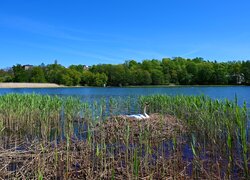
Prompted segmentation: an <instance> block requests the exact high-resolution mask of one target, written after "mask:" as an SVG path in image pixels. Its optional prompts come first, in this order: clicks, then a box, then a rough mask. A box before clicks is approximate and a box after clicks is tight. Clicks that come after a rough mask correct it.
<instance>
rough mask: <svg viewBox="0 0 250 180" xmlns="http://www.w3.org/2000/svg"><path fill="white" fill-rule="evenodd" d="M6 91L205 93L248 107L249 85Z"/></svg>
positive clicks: (100, 94) (97, 94)
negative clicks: (235, 99) (236, 100)
mask: <svg viewBox="0 0 250 180" xmlns="http://www.w3.org/2000/svg"><path fill="white" fill-rule="evenodd" d="M6 93H21V94H22V93H39V94H49V95H60V96H81V97H86V98H100V97H117V96H121V97H126V96H139V95H152V94H166V95H177V94H182V95H201V94H204V95H207V96H209V97H211V98H214V99H225V98H227V99H229V100H233V99H234V97H235V95H237V97H238V102H239V104H243V102H244V101H246V102H247V106H248V107H250V86H224V87H223V86H185V87H157V88H142V87H139V88H85V87H83V88H39V89H35V88H34V89H33V88H21V89H18V88H17V89H0V95H2V94H6Z"/></svg>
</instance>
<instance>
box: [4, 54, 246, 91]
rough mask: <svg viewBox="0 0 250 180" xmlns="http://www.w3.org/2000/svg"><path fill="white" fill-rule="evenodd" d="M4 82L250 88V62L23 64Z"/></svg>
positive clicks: (9, 71)
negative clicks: (89, 64) (235, 85)
mask: <svg viewBox="0 0 250 180" xmlns="http://www.w3.org/2000/svg"><path fill="white" fill-rule="evenodd" d="M0 82H39V83H45V82H49V83H57V84H63V85H66V86H78V85H81V86H100V87H103V86H128V85H164V84H170V83H173V84H182V85H196V84H197V85H216V84H218V85H225V84H248V85H249V84H250V61H249V60H248V61H230V62H222V63H218V62H217V61H214V62H210V61H205V60H204V59H203V58H194V59H185V58H182V57H174V58H163V59H162V60H161V61H160V60H156V59H152V60H144V61H142V62H136V61H135V60H130V61H125V62H124V63H123V64H117V65H112V64H98V65H93V66H92V67H90V68H86V66H84V65H71V66H69V67H68V68H67V67H64V66H62V65H60V64H58V63H57V61H55V63H53V64H48V65H45V64H43V63H42V65H40V66H33V67H31V68H28V69H27V68H26V69H25V68H24V66H22V65H21V64H17V65H14V66H13V67H12V68H10V69H2V70H0Z"/></svg>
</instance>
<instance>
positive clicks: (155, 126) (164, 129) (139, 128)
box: [96, 114, 186, 143]
mask: <svg viewBox="0 0 250 180" xmlns="http://www.w3.org/2000/svg"><path fill="white" fill-rule="evenodd" d="M96 127H97V129H98V130H97V136H99V137H102V136H104V137H105V138H106V139H107V140H108V141H112V139H113V138H115V139H120V140H122V141H124V137H125V136H124V134H127V133H128V131H129V135H130V140H131V141H132V140H133V141H138V140H139V137H140V136H142V135H143V134H147V137H148V138H150V140H152V142H154V143H157V142H161V141H162V140H167V139H171V138H173V137H178V136H179V135H183V134H184V133H185V132H186V127H185V125H184V124H183V123H182V122H181V121H180V120H179V119H177V118H176V117H174V116H171V115H160V114H151V115H150V118H147V119H133V118H126V117H124V116H115V117H111V118H110V119H109V120H107V121H104V122H103V123H102V124H97V125H96ZM100 132H102V133H101V134H98V133H100Z"/></svg>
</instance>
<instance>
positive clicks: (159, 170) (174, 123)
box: [0, 114, 187, 179]
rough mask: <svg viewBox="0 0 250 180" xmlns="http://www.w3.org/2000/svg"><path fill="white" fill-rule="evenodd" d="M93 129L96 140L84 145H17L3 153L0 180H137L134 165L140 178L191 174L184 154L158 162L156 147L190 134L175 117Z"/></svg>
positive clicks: (116, 121)
mask: <svg viewBox="0 0 250 180" xmlns="http://www.w3.org/2000/svg"><path fill="white" fill-rule="evenodd" d="M89 128H90V130H89V133H91V134H92V136H91V137H89V138H87V139H84V140H80V139H77V138H75V137H71V138H70V139H68V140H65V141H61V142H59V143H58V142H49V143H48V142H46V143H45V142H40V141H33V142H25V141H23V142H20V141H16V144H15V146H13V147H12V148H10V149H4V148H2V149H0V179H37V178H39V177H40V178H42V179H111V178H114V179H134V178H135V176H134V174H135V162H136V163H138V168H139V169H138V174H137V175H136V177H137V178H138V177H140V178H141V179H150V178H157V179H165V177H175V178H181V179H182V178H184V177H185V175H186V174H185V168H186V166H187V162H181V161H182V159H181V157H182V155H181V153H182V152H181V150H178V149H176V150H175V154H169V155H168V158H164V157H159V158H156V157H155V156H156V155H157V151H158V150H155V149H154V148H153V147H156V146H160V145H161V143H162V142H163V141H164V140H170V139H171V138H173V137H178V135H181V134H183V133H185V126H184V125H183V124H182V123H181V122H180V121H179V120H178V119H177V118H175V117H173V116H170V115H165V116H163V115H159V114H152V115H151V116H150V118H149V119H142V120H135V119H126V118H123V117H111V118H109V119H108V120H105V121H103V122H99V123H97V124H95V125H92V126H89ZM17 142H18V143H17ZM9 143H10V142H9ZM13 144H14V143H13ZM146 144H147V147H146ZM146 148H148V149H147V150H146ZM162 148H163V147H162ZM143 151H145V152H144V153H143ZM146 151H148V153H146ZM149 152H150V153H149ZM135 153H136V155H135ZM135 158H136V161H135ZM173 164H174V166H173Z"/></svg>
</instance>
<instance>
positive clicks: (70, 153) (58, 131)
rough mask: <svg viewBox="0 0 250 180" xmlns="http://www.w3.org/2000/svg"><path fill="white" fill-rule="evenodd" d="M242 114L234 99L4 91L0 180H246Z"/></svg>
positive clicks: (249, 146) (249, 163) (249, 153)
mask: <svg viewBox="0 0 250 180" xmlns="http://www.w3.org/2000/svg"><path fill="white" fill-rule="evenodd" d="M146 102H147V103H149V107H148V112H147V113H148V114H149V115H150V118H149V119H142V120H132V119H126V118H124V117H123V116H120V115H123V114H131V113H132V114H134V113H139V112H141V111H142V109H143V105H145V103H146ZM248 117H249V109H247V107H246V104H245V103H244V105H243V107H240V106H238V102H237V97H235V100H234V101H228V100H226V99H225V100H223V101H222V100H212V99H211V98H209V97H206V96H183V95H179V96H167V95H152V96H140V97H138V98H137V99H133V98H132V97H130V98H125V99H124V98H121V97H120V98H118V97H116V98H109V99H107V98H103V99H98V101H91V102H89V101H85V99H79V98H76V97H70V96H69V97H59V96H49V95H39V94H6V95H3V96H0V170H1V171H0V179H166V178H169V179H249V169H250V159H249V157H250V143H249V139H250V133H249V128H247V124H248V121H249V119H248Z"/></svg>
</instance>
